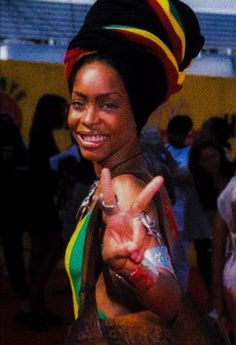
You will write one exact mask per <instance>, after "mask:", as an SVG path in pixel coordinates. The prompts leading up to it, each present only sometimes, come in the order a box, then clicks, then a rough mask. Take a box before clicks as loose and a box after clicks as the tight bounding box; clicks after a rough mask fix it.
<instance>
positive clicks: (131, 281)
mask: <svg viewBox="0 0 236 345" xmlns="http://www.w3.org/2000/svg"><path fill="white" fill-rule="evenodd" d="M158 5H159V6H161V3H159V2H149V1H141V0H140V1H137V2H134V1H129V0H126V1H119V0H117V1H106V0H105V1H104V0H102V1H101V0H98V1H96V2H95V4H94V5H93V6H92V7H91V8H90V11H89V12H88V14H87V16H86V19H85V22H84V25H83V27H82V28H81V30H80V32H79V33H78V35H76V37H74V38H73V40H72V41H71V42H70V44H69V47H68V50H67V53H66V56H65V64H66V75H67V79H68V86H69V90H70V95H71V103H70V109H69V116H68V125H69V128H70V130H71V133H72V135H73V137H74V139H75V141H76V142H77V144H78V145H79V148H80V152H81V155H82V156H83V157H84V158H85V159H87V160H90V161H92V163H93V167H94V170H95V173H96V176H97V179H96V180H95V182H94V184H93V185H92V186H91V190H90V192H89V194H88V197H87V198H86V199H85V200H84V202H83V203H82V205H81V208H80V212H79V215H78V221H79V220H80V221H79V223H78V225H77V228H76V230H75V232H74V233H73V235H72V237H71V240H70V242H69V244H68V247H67V250H66V256H65V262H66V269H67V272H68V275H69V277H70V282H71V287H72V291H73V302H74V314H75V318H76V317H77V316H78V315H79V313H80V287H81V272H82V266H83V251H82V250H81V248H83V246H84V241H85V237H86V231H87V224H88V220H89V219H90V216H91V214H92V213H93V212H94V209H95V207H96V206H97V207H101V211H102V215H101V216H100V217H99V219H97V220H98V221H99V222H101V224H102V225H101V226H102V228H103V229H104V233H103V234H102V238H101V242H100V246H99V247H101V248H102V253H101V256H102V257H101V259H102V263H103V265H102V271H101V272H100V274H99V278H98V282H97V284H96V287H95V290H96V302H97V308H98V315H99V318H101V319H109V318H111V317H113V316H118V315H125V314H127V313H132V312H134V311H137V309H138V310H145V309H147V310H152V311H153V312H154V313H156V314H157V315H159V316H160V318H161V319H162V320H170V319H172V318H173V317H175V316H176V314H177V313H178V310H179V308H180V304H181V293H180V289H179V286H178V282H177V280H176V277H175V272H174V269H173V266H172V264H171V260H170V255H171V252H172V242H171V241H168V242H169V243H170V246H169V248H170V251H168V249H167V246H168V243H167V239H169V240H170V239H171V237H172V236H171V231H172V230H173V229H171V228H170V227H166V228H165V230H164V227H162V226H159V225H158V224H159V221H161V220H160V218H158V217H157V208H156V207H157V206H156V204H155V203H154V202H153V201H152V198H153V196H154V195H155V194H156V192H157V191H158V190H159V193H158V195H159V196H160V198H161V199H160V200H162V202H163V199H162V198H165V210H167V208H168V210H169V211H170V212H171V206H170V203H169V201H168V196H167V193H166V190H165V189H164V188H163V186H162V183H163V178H161V177H160V176H159V177H156V178H153V179H152V177H151V176H150V175H149V174H148V172H147V170H146V168H145V163H144V161H143V157H142V154H141V150H140V146H139V143H138V136H139V134H140V132H141V130H142V127H143V126H144V125H145V123H146V122H147V120H148V117H149V115H150V114H151V113H152V112H153V111H154V109H156V108H157V107H158V106H159V105H160V104H161V103H163V102H164V101H165V100H166V99H167V98H168V97H169V96H170V95H171V94H173V93H175V92H177V91H178V90H179V89H180V88H181V86H180V83H181V81H183V79H182V77H183V74H182V73H184V70H185V68H187V66H188V65H189V63H190V61H192V59H193V58H194V57H195V56H196V55H197V54H198V52H199V50H200V48H201V47H202V45H203V41H204V39H203V37H202V36H201V34H200V30H199V26H198V22H197V19H196V17H195V15H194V13H193V12H192V11H191V10H190V8H189V7H188V6H187V5H185V4H183V3H182V2H180V1H174V2H171V10H172V9H173V8H174V11H173V12H171V17H170V12H169V11H170V8H169V10H168V9H167V8H166V7H161V8H160V10H161V13H162V15H159V11H158V10H157V8H156V6H158ZM177 13H178V16H177ZM175 15H176V18H175V23H176V25H177V26H178V29H179V30H181V33H182V37H183V40H184V42H182V43H181V41H180V40H179V39H177V36H176V32H175V26H172V25H171V20H170V18H173V20H174V16H175ZM177 18H178V19H177ZM179 20H181V21H182V22H183V25H181V26H180V25H179V24H178V21H179ZM167 23H168V24H167ZM169 24H170V25H169ZM193 26H194V30H193V29H192V27H193ZM169 30H170V31H171V32H169ZM177 41H178V43H179V44H180V45H181V46H182V49H180V50H179V48H180V46H179V44H177ZM160 42H161V43H160ZM159 43H160V44H159ZM182 44H183V45H182ZM185 44H186V45H185ZM170 56H171V57H170ZM174 61H175V62H174ZM177 61H178V62H177ZM173 62H174V63H173ZM149 181H150V182H149ZM162 220H163V221H166V223H168V216H167V213H165V216H163V219H162ZM167 229H169V230H167ZM167 232H168V233H167ZM165 238H166V239H165ZM148 255H151V258H150V260H151V261H150V263H149V264H147V265H146V264H145V262H146V259H145V258H147V256H148ZM155 258H159V259H158V260H156V259H155ZM143 276H145V278H144V279H142V277H143ZM108 277H109V279H108ZM111 279H112V281H114V282H115V287H114V289H112V290H111V289H110V288H109V282H110V281H111ZM120 289H122V291H123V293H121V294H120V293H119V291H120ZM134 331H135V330H134ZM146 336H148V337H152V336H153V334H146ZM162 340H163V342H164V341H165V343H168V340H169V336H168V334H166V333H165V335H163V339H161V340H160V341H162Z"/></svg>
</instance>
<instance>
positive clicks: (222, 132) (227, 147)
mask: <svg viewBox="0 0 236 345" xmlns="http://www.w3.org/2000/svg"><path fill="white" fill-rule="evenodd" d="M230 132H231V131H230V125H229V124H228V122H227V121H226V119H224V118H223V117H218V116H211V117H209V119H207V120H206V121H205V122H203V124H202V127H201V130H200V133H199V135H200V138H202V139H203V140H206V139H207V140H209V139H211V140H213V141H215V142H217V143H218V144H219V145H220V146H221V147H222V148H223V149H224V151H225V154H226V158H227V159H228V160H229V161H232V158H231V144H230V141H229V139H230V136H231V133H230Z"/></svg>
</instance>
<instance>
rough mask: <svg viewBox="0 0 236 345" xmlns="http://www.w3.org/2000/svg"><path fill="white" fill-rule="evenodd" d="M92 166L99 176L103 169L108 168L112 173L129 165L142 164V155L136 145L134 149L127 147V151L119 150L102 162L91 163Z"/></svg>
mask: <svg viewBox="0 0 236 345" xmlns="http://www.w3.org/2000/svg"><path fill="white" fill-rule="evenodd" d="M93 164H94V169H95V173H96V175H97V176H100V174H101V170H102V169H103V168H108V169H109V170H110V171H111V173H112V172H113V171H115V170H117V169H122V168H127V167H129V166H130V165H132V166H133V165H134V164H136V165H140V164H142V154H141V150H140V147H139V145H138V144H137V145H135V146H134V147H130V146H129V149H126V148H124V149H121V150H119V151H118V152H116V153H115V154H113V155H111V156H109V157H107V158H106V159H104V160H102V161H99V162H93Z"/></svg>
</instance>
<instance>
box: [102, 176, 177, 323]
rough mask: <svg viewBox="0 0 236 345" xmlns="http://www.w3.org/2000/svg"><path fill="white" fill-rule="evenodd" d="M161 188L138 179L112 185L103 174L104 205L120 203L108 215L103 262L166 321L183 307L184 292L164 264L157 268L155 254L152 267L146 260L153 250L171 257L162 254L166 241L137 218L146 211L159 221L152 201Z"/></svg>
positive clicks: (122, 178) (122, 179)
mask: <svg viewBox="0 0 236 345" xmlns="http://www.w3.org/2000/svg"><path fill="white" fill-rule="evenodd" d="M161 184H162V183H161ZM159 188H160V179H158V178H155V179H153V180H152V181H151V183H149V184H148V185H147V186H146V187H145V188H144V186H143V184H142V183H141V182H140V181H139V180H137V179H136V178H135V177H134V176H131V175H129V176H128V175H126V176H125V175H123V176H119V177H117V178H115V179H114V180H113V181H112V182H111V180H110V177H109V172H108V175H107V172H106V174H105V175H104V174H102V176H101V189H102V194H103V201H104V202H105V204H106V205H112V204H115V202H116V200H115V197H114V195H116V196H117V197H118V201H119V205H118V207H117V209H116V210H115V212H112V214H108V213H107V212H104V215H103V216H104V222H105V224H106V229H105V234H104V240H103V259H104V261H105V262H106V263H107V264H108V265H109V267H110V269H111V270H112V271H114V272H116V273H117V274H118V275H119V276H121V277H122V278H124V279H125V280H126V281H127V283H128V284H129V285H130V286H131V287H132V289H133V291H134V293H135V294H136V296H137V298H138V299H139V301H140V303H141V304H142V305H143V307H144V308H146V309H150V310H152V311H154V312H156V313H157V314H158V315H160V316H161V317H163V318H171V317H174V316H175V315H176V314H177V312H178V309H179V307H180V290H179V287H178V284H177V281H176V278H175V276H174V274H173V273H171V272H170V270H168V269H166V268H165V265H164V264H163V265H160V266H159V267H157V266H156V262H155V254H153V260H151V261H152V262H151V264H150V265H147V262H146V259H145V260H144V256H146V255H147V254H148V253H150V249H151V248H152V250H154V252H157V254H158V255H160V253H161V255H162V256H163V257H165V260H167V259H168V254H167V253H165V254H164V253H163V251H162V250H163V248H166V247H164V244H163V242H162V240H158V238H156V237H155V236H153V235H148V233H147V229H146V228H145V226H144V225H143V223H142V222H141V221H140V219H138V217H137V215H139V214H140V212H142V211H145V212H146V213H147V214H148V215H149V216H150V218H151V219H152V220H157V218H156V217H157V215H156V210H155V206H154V204H152V202H151V199H152V197H153V195H154V194H155V193H156V191H157V190H158V189H159ZM156 223H157V222H156ZM161 266H162V267H161ZM143 277H145V278H144V279H143Z"/></svg>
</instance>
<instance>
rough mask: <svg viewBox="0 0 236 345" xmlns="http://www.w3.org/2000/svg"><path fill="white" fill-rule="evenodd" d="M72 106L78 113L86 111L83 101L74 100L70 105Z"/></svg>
mask: <svg viewBox="0 0 236 345" xmlns="http://www.w3.org/2000/svg"><path fill="white" fill-rule="evenodd" d="M70 106H71V107H72V109H74V110H76V111H81V110H83V109H84V107H85V103H84V101H81V100H74V101H72V102H71V103H70Z"/></svg>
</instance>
